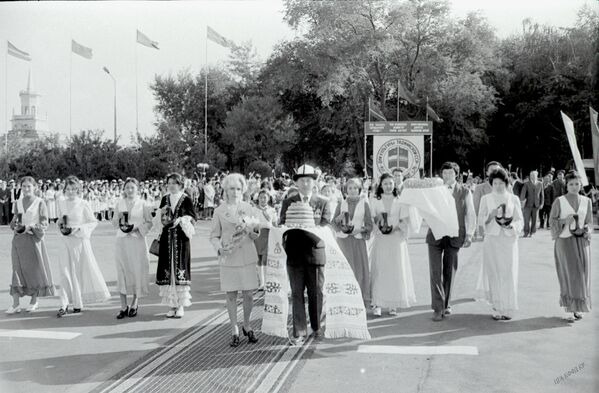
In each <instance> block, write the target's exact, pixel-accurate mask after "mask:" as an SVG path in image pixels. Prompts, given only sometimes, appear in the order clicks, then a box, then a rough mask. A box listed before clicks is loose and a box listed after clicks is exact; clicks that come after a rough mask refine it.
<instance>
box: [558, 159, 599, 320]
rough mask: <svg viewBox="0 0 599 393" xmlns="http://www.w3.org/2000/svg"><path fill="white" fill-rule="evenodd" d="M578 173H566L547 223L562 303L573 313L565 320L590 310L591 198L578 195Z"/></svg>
mask: <svg viewBox="0 0 599 393" xmlns="http://www.w3.org/2000/svg"><path fill="white" fill-rule="evenodd" d="M581 186H582V183H581V180H580V175H579V174H578V173H577V172H576V171H571V172H570V173H568V174H567V175H566V190H567V193H566V194H565V195H562V196H560V197H559V198H557V199H556V200H555V201H554V202H553V206H551V213H550V214H549V223H550V225H551V236H552V238H553V239H554V240H555V251H554V255H555V268H556V270H557V279H558V281H559V286H560V301H559V304H560V306H561V307H564V309H565V310H566V312H568V313H572V316H571V317H567V319H568V321H570V322H574V321H575V320H579V319H582V316H583V314H582V313H584V312H589V311H590V310H591V235H590V233H591V230H590V229H589V228H590V227H591V226H592V225H593V211H592V205H591V200H590V199H589V198H587V197H585V196H582V195H580V194H579V193H580V189H581Z"/></svg>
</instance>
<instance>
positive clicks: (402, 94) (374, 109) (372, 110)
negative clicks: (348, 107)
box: [368, 81, 443, 123]
mask: <svg viewBox="0 0 599 393" xmlns="http://www.w3.org/2000/svg"><path fill="white" fill-rule="evenodd" d="M397 98H398V99H403V100H406V101H407V102H409V103H410V104H412V105H417V106H420V104H421V102H420V100H419V99H418V98H417V97H416V95H414V93H412V92H411V91H409V90H408V89H407V88H405V87H404V86H403V85H402V84H401V82H400V81H397ZM368 113H369V116H371V117H374V118H375V119H377V120H380V121H387V119H386V118H385V115H384V114H383V111H381V109H380V108H379V107H378V106H377V105H376V104H375V103H374V102H373V100H372V99H371V98H369V99H368ZM426 114H427V116H428V117H430V118H431V119H433V120H434V121H436V122H438V123H442V122H443V120H442V119H441V118H440V117H439V115H437V113H436V112H435V111H434V110H433V108H432V107H431V106H430V105H429V104H428V97H427V99H426Z"/></svg>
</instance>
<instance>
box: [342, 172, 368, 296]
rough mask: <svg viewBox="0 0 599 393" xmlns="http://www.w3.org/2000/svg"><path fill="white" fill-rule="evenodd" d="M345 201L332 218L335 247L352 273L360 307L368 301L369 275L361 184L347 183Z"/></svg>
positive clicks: (366, 217) (365, 207) (350, 181)
mask: <svg viewBox="0 0 599 393" xmlns="http://www.w3.org/2000/svg"><path fill="white" fill-rule="evenodd" d="M346 186H347V198H346V199H345V200H344V201H342V202H341V204H339V205H337V209H336V211H335V213H334V215H333V217H334V219H333V227H334V228H335V232H336V235H337V243H338V244H339V248H341V251H343V255H345V257H346V258H347V262H349V265H350V266H351V268H352V270H353V271H354V275H355V276H356V280H357V281H358V284H360V289H361V290H362V297H363V300H364V304H365V305H366V304H367V302H369V301H370V272H369V270H370V269H369V267H368V266H369V263H368V252H367V246H366V241H367V240H368V239H369V238H370V234H371V232H372V217H371V215H370V206H369V204H368V201H367V200H366V198H365V197H362V196H361V193H362V181H361V180H360V179H358V178H354V179H350V180H349V181H348V182H347V184H346Z"/></svg>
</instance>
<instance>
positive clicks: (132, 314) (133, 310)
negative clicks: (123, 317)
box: [129, 306, 139, 318]
mask: <svg viewBox="0 0 599 393" xmlns="http://www.w3.org/2000/svg"><path fill="white" fill-rule="evenodd" d="M138 308H139V306H137V307H135V308H133V307H130V308H129V318H133V317H135V316H137V309H138Z"/></svg>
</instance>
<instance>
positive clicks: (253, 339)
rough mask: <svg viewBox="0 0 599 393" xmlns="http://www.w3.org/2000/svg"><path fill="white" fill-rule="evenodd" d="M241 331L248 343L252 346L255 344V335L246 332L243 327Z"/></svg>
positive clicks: (251, 331) (251, 332) (252, 332)
mask: <svg viewBox="0 0 599 393" xmlns="http://www.w3.org/2000/svg"><path fill="white" fill-rule="evenodd" d="M241 331H242V332H243V335H244V336H246V337H247V338H248V342H250V343H252V344H255V343H257V342H258V339H257V338H256V335H255V334H254V331H253V330H250V331H247V330H245V328H244V327H242V328H241Z"/></svg>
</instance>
